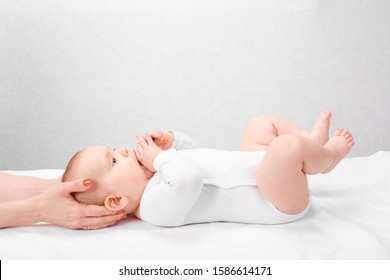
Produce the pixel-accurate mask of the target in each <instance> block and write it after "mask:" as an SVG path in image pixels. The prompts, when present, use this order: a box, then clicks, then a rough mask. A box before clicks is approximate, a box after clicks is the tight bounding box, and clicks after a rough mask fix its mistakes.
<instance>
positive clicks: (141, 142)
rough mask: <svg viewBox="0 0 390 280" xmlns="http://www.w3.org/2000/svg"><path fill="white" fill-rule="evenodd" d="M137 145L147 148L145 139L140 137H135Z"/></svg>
mask: <svg viewBox="0 0 390 280" xmlns="http://www.w3.org/2000/svg"><path fill="white" fill-rule="evenodd" d="M137 140H138V144H139V145H140V146H141V148H145V147H146V146H148V143H146V141H145V138H144V137H142V136H139V135H137Z"/></svg>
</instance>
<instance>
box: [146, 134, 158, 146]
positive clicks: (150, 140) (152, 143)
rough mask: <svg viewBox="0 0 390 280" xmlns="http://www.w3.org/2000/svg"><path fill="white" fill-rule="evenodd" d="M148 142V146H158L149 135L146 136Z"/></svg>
mask: <svg viewBox="0 0 390 280" xmlns="http://www.w3.org/2000/svg"><path fill="white" fill-rule="evenodd" d="M146 142H147V143H148V145H152V146H155V145H156V144H154V142H153V139H152V137H150V136H149V135H148V136H146Z"/></svg>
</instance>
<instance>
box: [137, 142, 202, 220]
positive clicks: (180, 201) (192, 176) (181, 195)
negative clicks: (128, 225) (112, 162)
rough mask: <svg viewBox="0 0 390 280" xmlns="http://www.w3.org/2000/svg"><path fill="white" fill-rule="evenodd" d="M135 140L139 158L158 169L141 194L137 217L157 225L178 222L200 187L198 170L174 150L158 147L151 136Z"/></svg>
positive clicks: (198, 193) (200, 176) (200, 177)
mask: <svg viewBox="0 0 390 280" xmlns="http://www.w3.org/2000/svg"><path fill="white" fill-rule="evenodd" d="M137 139H138V143H137V148H136V150H135V151H136V155H137V158H138V160H139V161H140V162H141V163H142V164H143V165H144V166H145V167H146V168H148V169H149V170H151V171H153V172H157V174H156V175H155V176H154V177H153V178H152V179H151V182H150V183H149V184H148V187H147V188H146V189H145V191H144V193H143V195H142V200H141V207H140V218H141V219H142V220H144V221H146V222H149V223H151V224H155V225H159V226H178V225H181V224H182V223H183V221H184V219H185V217H186V215H187V214H188V212H189V211H190V209H191V208H192V206H193V204H194V203H195V201H196V200H197V199H198V197H199V195H200V193H201V190H202V187H203V178H202V175H201V173H200V171H199V169H198V168H197V167H196V166H195V165H194V164H193V163H192V162H190V161H188V160H187V159H185V158H184V157H183V156H182V155H180V153H179V152H178V151H176V150H175V149H169V150H166V151H163V150H161V148H160V147H158V146H157V145H156V144H155V143H154V142H153V140H152V138H151V137H150V136H146V137H145V138H144V137H141V136H137Z"/></svg>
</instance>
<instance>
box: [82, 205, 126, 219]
mask: <svg viewBox="0 0 390 280" xmlns="http://www.w3.org/2000/svg"><path fill="white" fill-rule="evenodd" d="M84 211H85V212H84V215H85V216H87V217H101V216H110V215H111V216H113V215H123V214H124V212H123V211H113V210H109V209H107V208H106V207H104V206H99V205H85V208H84Z"/></svg>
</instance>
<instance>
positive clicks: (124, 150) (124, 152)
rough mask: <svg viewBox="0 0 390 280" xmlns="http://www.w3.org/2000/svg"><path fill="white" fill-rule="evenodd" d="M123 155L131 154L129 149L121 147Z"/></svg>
mask: <svg viewBox="0 0 390 280" xmlns="http://www.w3.org/2000/svg"><path fill="white" fill-rule="evenodd" d="M121 155H122V156H124V157H128V156H129V149H127V148H125V147H123V148H122V149H121Z"/></svg>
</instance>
